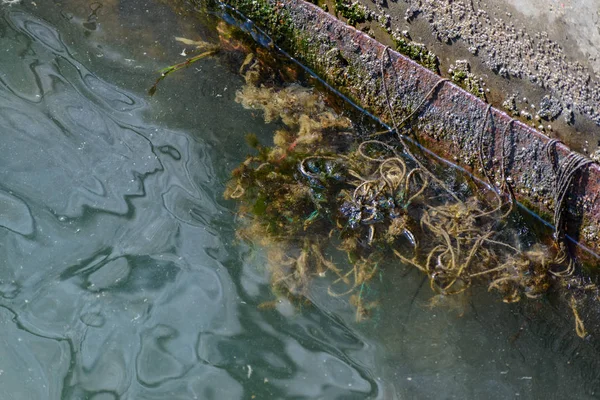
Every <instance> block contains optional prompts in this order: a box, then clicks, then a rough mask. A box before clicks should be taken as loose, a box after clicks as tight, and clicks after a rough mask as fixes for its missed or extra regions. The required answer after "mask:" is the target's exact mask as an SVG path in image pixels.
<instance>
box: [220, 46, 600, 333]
mask: <svg viewBox="0 0 600 400" xmlns="http://www.w3.org/2000/svg"><path fill="white" fill-rule="evenodd" d="M242 72H243V73H244V75H245V77H246V81H247V84H246V85H245V86H244V87H243V89H242V90H240V91H239V92H238V93H237V98H236V100H237V101H238V102H239V103H241V104H242V105H243V106H244V107H246V108H250V109H255V110H260V111H262V112H263V114H264V119H265V121H266V122H273V121H275V122H278V123H280V125H281V128H280V129H278V130H277V131H276V132H275V135H274V138H273V145H272V146H264V145H261V144H260V143H259V141H258V139H257V138H256V137H255V136H253V135H249V136H248V138H247V139H248V142H249V144H250V145H251V147H253V148H254V149H255V154H254V155H251V156H249V157H248V158H247V159H246V160H245V161H244V162H243V163H242V164H241V165H240V166H239V167H238V168H236V169H235V170H234V171H233V173H232V179H231V181H230V182H229V184H228V187H227V189H226V192H225V197H226V198H229V199H235V200H237V201H238V204H239V212H240V216H241V217H242V219H243V221H244V224H243V227H242V228H240V230H239V236H240V237H241V238H243V239H245V240H249V241H251V242H257V243H259V244H260V245H262V246H264V247H265V248H266V250H267V253H268V261H269V265H268V268H269V270H270V273H271V279H272V285H273V288H274V289H275V291H276V292H277V293H280V294H287V295H291V296H293V297H305V295H306V294H307V289H308V288H309V285H310V283H311V281H312V280H313V279H315V278H316V277H324V276H329V282H330V287H329V290H328V291H329V294H330V295H332V296H338V297H339V296H347V299H348V301H349V302H350V303H351V304H352V305H353V306H354V307H355V308H356V319H357V320H362V319H363V318H365V317H367V316H368V315H369V313H370V311H371V310H372V309H373V308H375V307H376V306H377V299H373V298H368V299H367V297H368V296H366V295H365V294H366V293H367V292H369V291H368V290H367V289H368V287H369V284H370V282H372V280H373V279H374V278H376V277H379V276H381V275H380V274H382V273H385V271H383V267H382V265H383V264H384V261H385V260H388V262H387V263H385V265H387V267H386V268H389V265H390V263H389V260H390V259H393V258H396V259H398V260H399V261H401V263H402V264H403V265H410V266H413V267H415V268H417V269H418V270H420V271H421V272H422V273H423V274H425V275H426V276H427V278H428V281H429V284H430V287H431V289H432V290H433V291H434V293H436V295H442V296H446V295H457V294H459V293H463V292H465V291H467V290H468V289H469V287H470V286H471V285H473V284H474V283H476V282H480V283H482V284H485V285H487V286H488V288H489V290H493V291H496V292H498V293H500V295H501V296H502V299H503V300H504V301H505V302H508V303H511V302H516V301H519V300H521V299H522V298H524V297H525V298H532V299H537V298H539V297H541V296H542V295H544V294H545V293H547V292H548V291H549V290H550V289H554V290H556V291H561V292H565V291H566V290H567V288H568V290H569V292H568V293H569V294H568V296H570V297H569V298H570V299H571V300H570V303H569V306H570V308H571V310H572V312H573V316H574V318H575V325H576V332H577V334H578V335H579V336H581V337H584V336H585V335H586V334H587V332H586V330H585V328H584V327H583V320H582V318H581V316H580V314H579V312H578V309H577V299H576V297H578V296H582V295H583V293H584V291H589V290H592V291H596V292H597V288H596V286H595V285H593V284H587V285H583V284H582V283H580V280H579V279H578V278H576V274H575V272H576V271H575V269H576V268H575V263H574V261H573V260H572V259H571V258H570V257H569V255H568V253H567V251H566V249H565V246H564V245H563V244H562V242H560V241H556V242H554V243H550V244H548V245H544V244H542V243H540V242H539V240H536V239H535V238H534V239H532V238H529V239H528V240H527V244H525V243H524V241H523V240H519V238H517V236H518V235H516V234H515V233H514V232H516V228H517V226H515V224H517V225H518V222H515V221H517V220H518V218H515V217H514V216H515V214H516V213H517V211H516V210H515V201H514V198H513V197H512V196H510V195H505V194H501V193H498V192H496V191H494V190H491V189H490V188H489V187H488V186H487V185H484V184H482V183H479V182H475V181H474V180H472V179H471V178H469V177H464V176H460V175H459V174H458V173H457V172H456V171H451V172H448V171H447V168H446V171H444V170H443V169H441V168H440V166H439V165H436V162H435V161H434V160H431V159H429V158H427V157H425V156H424V155H422V154H418V156H417V155H415V153H416V151H415V149H414V148H413V146H412V145H410V143H407V142H406V140H405V139H402V136H395V135H385V134H383V135H382V134H377V138H378V140H370V139H369V138H366V139H365V138H362V139H361V138H359V135H358V134H356V132H355V131H354V127H353V125H352V122H351V121H350V120H349V119H348V118H346V117H343V116H340V115H337V114H336V113H335V112H334V111H333V110H332V109H331V108H329V107H328V106H327V105H326V103H325V101H324V99H323V97H322V96H321V95H319V94H317V93H315V92H313V91H312V90H310V89H307V88H305V87H302V86H300V85H298V84H288V85H286V86H283V87H280V86H277V85H274V84H273V83H272V82H268V81H266V80H265V79H264V78H261V77H262V76H264V72H265V71H264V67H262V64H261V63H260V62H259V61H258V60H256V59H253V58H252V56H249V58H248V59H247V60H246V62H245V63H244V70H243V71H242ZM403 122H404V121H403ZM371 137H373V136H371ZM384 137H385V139H384ZM398 138H400V140H398ZM480 161H481V160H480ZM504 184H505V185H507V186H508V189H509V190H508V192H509V193H510V186H509V184H508V183H507V182H504ZM334 248H335V249H337V251H341V252H342V253H343V254H346V256H347V259H348V263H343V264H344V265H337V264H335V263H334V262H333V261H332V260H331V259H329V258H328V257H327V256H326V254H329V252H330V251H331V249H334ZM584 286H585V287H584Z"/></svg>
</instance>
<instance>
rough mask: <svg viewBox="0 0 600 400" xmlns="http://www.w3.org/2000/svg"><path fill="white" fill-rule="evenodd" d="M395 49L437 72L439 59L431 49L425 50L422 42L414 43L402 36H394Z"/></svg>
mask: <svg viewBox="0 0 600 400" xmlns="http://www.w3.org/2000/svg"><path fill="white" fill-rule="evenodd" d="M394 42H395V44H396V50H398V52H400V53H402V54H404V55H405V56H407V57H409V58H410V59H412V60H414V61H416V62H418V63H419V64H421V65H422V66H424V67H425V68H427V69H430V70H431V71H433V72H435V73H436V74H439V71H440V70H439V65H440V61H439V59H438V57H437V56H436V55H435V54H433V53H432V52H431V51H429V50H427V48H426V47H425V45H424V44H421V43H415V42H413V41H410V40H407V39H404V38H402V37H396V38H394Z"/></svg>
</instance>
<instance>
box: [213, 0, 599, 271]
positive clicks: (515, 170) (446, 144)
mask: <svg viewBox="0 0 600 400" xmlns="http://www.w3.org/2000/svg"><path fill="white" fill-rule="evenodd" d="M224 3H226V4H228V5H230V6H231V7H234V8H236V9H237V10H239V11H240V12H241V13H242V14H244V15H246V16H247V17H248V18H250V19H252V20H253V21H254V22H255V23H256V24H257V25H258V26H259V27H260V28H262V29H263V30H265V31H266V32H267V33H269V34H270V35H271V36H272V38H273V39H274V41H275V42H276V43H277V44H278V45H279V46H281V47H282V48H283V49H284V50H286V51H288V52H290V53H291V54H292V55H293V56H294V57H297V58H298V59H299V60H300V61H301V62H302V63H303V64H305V65H306V66H308V67H309V68H311V69H312V70H314V71H315V72H316V73H317V74H318V75H319V76H320V77H321V78H323V79H324V80H326V81H327V82H328V83H329V84H331V85H332V86H333V87H335V88H336V89H338V90H340V91H341V92H342V93H344V94H345V95H347V96H348V97H350V98H351V99H352V100H353V101H355V102H356V103H357V104H359V105H360V106H361V107H363V108H365V109H366V110H368V111H370V112H371V113H373V114H375V115H376V116H378V117H379V118H380V119H381V120H382V121H384V122H386V123H388V124H391V121H392V119H391V118H390V113H389V112H388V102H387V98H388V97H389V100H390V104H391V107H392V109H393V112H394V114H395V115H394V118H395V119H396V121H400V120H402V119H403V118H405V117H406V116H408V115H409V114H410V113H411V112H413V111H414V110H416V109H417V107H418V105H419V104H421V103H422V101H423V100H424V99H426V98H427V95H428V94H430V95H429V97H428V98H427V101H426V102H425V103H424V104H423V106H422V107H420V108H418V110H417V111H416V113H415V115H414V118H413V120H412V121H413V122H412V125H413V126H414V127H415V128H416V130H417V132H418V135H419V136H418V138H417V139H418V141H419V142H420V143H421V144H422V145H423V146H424V147H426V148H428V149H430V150H432V151H433V152H435V153H436V154H438V155H439V156H441V157H443V158H446V159H448V160H450V161H452V162H454V163H456V164H457V165H459V166H461V167H463V168H465V169H466V170H468V171H470V172H472V173H473V174H474V175H475V176H477V177H480V178H482V179H485V176H484V173H483V169H482V166H481V165H480V163H479V156H478V154H479V153H482V155H483V160H484V164H485V169H486V171H487V174H488V176H490V177H491V178H492V179H491V180H492V181H493V182H495V183H496V185H497V186H498V185H499V184H500V182H499V181H500V178H501V176H502V173H501V171H500V170H501V167H502V165H504V169H505V171H504V173H505V176H506V178H507V180H508V181H509V182H510V184H511V185H512V188H513V191H514V193H515V195H516V196H517V199H518V200H519V201H520V202H522V203H523V204H524V205H525V206H527V207H528V208H530V209H531V210H532V211H534V212H536V213H538V214H539V215H540V216H541V217H542V218H544V219H545V220H546V221H548V222H552V216H553V214H554V210H555V206H556V205H555V204H554V198H555V193H554V190H555V187H556V182H557V173H560V166H561V165H562V163H563V161H564V160H565V159H566V158H567V157H568V156H569V154H571V151H570V150H569V148H567V147H566V146H565V145H563V144H561V143H558V144H554V143H551V144H552V146H547V145H548V142H549V141H550V139H549V138H548V137H547V136H545V135H544V134H542V133H540V132H538V131H536V130H535V129H533V128H531V127H529V126H527V125H525V124H523V123H521V122H518V121H515V120H513V119H512V118H511V117H510V116H508V115H507V114H506V113H504V112H502V111H499V110H497V109H494V108H490V107H489V105H488V104H487V103H485V102H483V101H482V100H480V99H478V98H477V97H475V96H473V95H472V94H470V93H468V92H466V91H465V90H463V89H461V88H459V87H458V86H456V85H454V84H452V83H450V82H441V83H440V82H439V81H440V79H441V78H440V77H439V76H438V75H436V74H434V73H433V72H431V71H430V70H428V69H426V68H424V67H422V66H420V65H418V64H417V63H415V62H413V61H412V60H410V59H408V58H406V57H404V56H403V55H401V54H399V53H397V52H395V51H393V50H391V49H388V48H386V46H384V45H383V44H381V43H379V42H377V41H376V40H375V39H373V38H371V37H370V36H368V35H366V34H365V33H363V32H361V31H358V30H356V29H355V28H353V27H351V26H348V25H346V24H344V23H342V22H340V21H339V20H337V19H336V18H335V17H333V16H331V15H330V14H328V13H326V12H324V11H323V10H321V9H320V8H319V7H317V6H315V5H313V4H310V3H307V2H305V1H302V0H284V1H274V0H225V1H224ZM382 70H383V75H382ZM384 79H385V86H387V96H386V91H385V90H384ZM436 85H437V86H436ZM434 87H435V88H436V89H435V90H434V91H433V92H431V89H432V88H434ZM430 92H431V93H430ZM488 112H489V114H488V115H487V118H486V113H488ZM484 125H485V129H484ZM482 134H483V136H481V135H482ZM482 143H483V146H481V144H482ZM480 148H483V150H484V151H483V152H480ZM548 153H550V154H551V155H553V156H549V155H548ZM502 155H504V162H502V158H503V157H502ZM599 196H600V166H599V165H598V164H588V165H586V166H584V167H583V168H581V169H580V170H578V171H577V173H576V174H575V175H574V179H573V184H572V185H571V192H570V195H569V196H567V198H566V200H565V203H566V209H565V221H566V230H567V233H568V234H569V235H570V236H571V237H572V238H574V239H575V240H577V241H579V242H580V243H581V244H582V245H583V246H584V247H586V248H587V249H589V250H590V251H591V252H594V253H596V254H598V253H600V200H599ZM596 262H597V261H596Z"/></svg>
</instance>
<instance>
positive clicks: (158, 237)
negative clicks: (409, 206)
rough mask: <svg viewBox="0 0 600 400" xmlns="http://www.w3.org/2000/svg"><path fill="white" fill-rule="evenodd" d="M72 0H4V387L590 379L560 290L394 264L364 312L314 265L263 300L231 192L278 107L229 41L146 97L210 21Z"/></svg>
mask: <svg viewBox="0 0 600 400" xmlns="http://www.w3.org/2000/svg"><path fill="white" fill-rule="evenodd" d="M73 4H74V5H69V4H68V3H66V4H60V3H56V2H53V1H50V0H47V1H44V0H42V1H37V2H36V3H33V2H29V1H25V2H24V3H23V4H21V5H13V6H9V5H6V4H2V5H0V135H1V136H0V152H1V153H0V154H1V156H0V263H1V264H0V265H1V267H0V327H1V330H2V334H1V335H0V399H28V400H29V399H95V400H100V399H102V400H105V399H252V398H256V399H279V398H294V399H301V398H304V399H319V398H320V399H367V398H369V399H451V398H456V399H465V398H469V399H477V398H490V399H507V398H523V399H537V398H549V399H553V398H593V397H594V395H593V394H594V393H595V392H596V391H597V388H598V386H600V384H598V370H597V369H596V366H597V363H596V361H595V358H596V357H595V355H596V353H595V352H594V350H593V346H592V345H590V344H588V343H587V342H586V341H582V340H579V339H577V338H576V337H575V335H574V334H573V328H572V326H571V325H570V324H569V321H562V320H561V318H562V317H560V316H558V314H556V313H555V314H553V312H552V306H551V305H548V306H546V307H545V308H544V309H543V310H541V311H540V310H538V309H537V308H536V306H527V305H513V306H508V305H503V304H500V303H499V302H498V299H497V297H495V296H492V295H488V294H487V293H485V292H484V291H483V290H481V293H475V294H474V295H473V297H472V298H471V299H469V300H468V301H465V302H463V303H460V304H459V303H456V304H453V303H450V304H442V305H440V306H437V307H435V308H433V309H431V308H430V307H429V306H428V304H429V301H430V299H431V297H432V293H431V292H430V290H429V288H428V287H427V285H424V286H423V285H422V283H423V280H422V279H423V278H422V277H421V276H419V274H418V273H417V272H415V271H411V270H410V269H407V268H406V267H404V266H402V265H389V266H388V268H387V269H386V276H385V279H384V280H383V281H381V282H380V283H379V284H378V285H376V287H375V290H377V291H378V293H379V294H380V297H381V305H380V308H379V310H378V312H377V313H376V314H375V315H374V317H373V318H372V319H371V320H368V321H366V322H364V323H361V324H357V323H355V322H354V311H353V309H352V307H350V306H349V305H348V304H347V302H345V301H343V300H341V299H335V298H331V297H330V296H328V295H327V292H326V290H325V288H326V284H325V283H323V284H322V285H324V286H321V287H320V286H319V284H317V285H315V287H314V288H313V289H312V291H311V295H310V296H311V300H312V301H313V302H314V304H315V305H314V306H311V307H304V308H303V309H301V310H298V309H296V308H294V306H292V305H290V304H287V303H285V302H281V303H279V304H278V305H277V307H276V308H275V309H260V308H259V307H258V305H259V304H261V303H262V302H264V301H269V300H272V299H273V297H272V295H271V292H270V288H269V277H268V276H267V274H266V273H265V270H264V264H265V259H264V257H265V255H264V254H263V253H262V252H261V250H260V249H257V248H250V247H249V246H248V245H246V244H244V243H240V242H239V241H237V240H235V230H236V226H237V225H236V217H235V204H233V203H230V202H226V201H225V200H223V199H222V192H223V190H224V186H225V183H226V181H227V180H228V178H229V174H230V172H231V170H232V169H233V168H234V167H235V166H236V165H237V164H239V163H240V162H241V161H243V160H244V158H245V155H246V153H247V152H248V149H247V146H246V144H245V143H244V141H243V140H242V138H243V136H244V135H245V134H246V133H247V132H254V133H256V134H258V135H259V137H260V138H262V140H265V141H267V140H269V137H270V136H271V134H272V131H273V129H274V126H271V125H269V126H267V125H265V124H264V123H263V122H262V118H261V117H260V116H257V115H254V114H253V113H252V112H250V111H248V110H244V109H243V108H242V107H241V106H240V105H239V104H237V103H235V102H234V97H235V92H236V90H238V89H239V88H240V87H241V85H242V84H243V79H242V78H241V77H240V76H239V75H237V74H236V73H234V72H231V71H230V69H228V68H225V67H223V65H221V64H220V61H219V60H204V61H203V62H202V63H198V64H196V65H194V66H192V67H191V68H189V69H187V70H185V71H183V72H180V73H178V74H176V75H173V76H170V77H169V78H168V79H167V80H166V81H165V82H163V84H162V85H161V86H160V88H159V92H158V94H157V95H156V96H155V98H149V97H148V96H147V94H146V91H147V90H148V88H149V87H150V86H151V85H152V83H153V81H154V79H155V78H156V72H155V71H156V70H158V69H160V68H161V67H164V66H165V65H169V64H173V63H175V62H180V61H182V60H183V59H184V57H183V56H181V55H180V53H181V52H182V51H183V50H184V48H185V47H186V46H185V45H182V44H181V43H177V42H176V41H175V40H174V37H175V36H184V37H190V38H193V39H201V38H203V37H204V36H205V35H210V34H211V33H210V32H209V31H208V30H207V29H208V28H206V27H203V26H199V25H198V23H197V22H194V20H193V19H190V18H187V17H182V16H178V15H177V14H175V13H174V12H173V11H172V10H171V9H170V8H169V7H167V6H165V5H163V4H161V3H159V2H155V1H133V0H127V1H125V0H123V1H116V0H115V1H106V2H104V3H93V4H88V3H85V4H83V3H81V4H80V3H79V2H73ZM99 4H102V7H99ZM187 50H188V51H189V50H190V49H187ZM474 299H476V300H474ZM538 308H540V307H538ZM542 308H543V307H542ZM548 310H550V311H548ZM538 312H539V314H544V318H536V316H538ZM544 321H548V322H544Z"/></svg>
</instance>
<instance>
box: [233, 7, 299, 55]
mask: <svg viewBox="0 0 600 400" xmlns="http://www.w3.org/2000/svg"><path fill="white" fill-rule="evenodd" d="M225 3H227V4H229V5H231V6H233V7H235V8H236V9H237V10H238V11H240V12H241V13H242V14H244V15H245V16H246V17H248V18H249V19H251V20H252V21H253V22H254V23H255V24H256V25H257V26H258V27H260V28H262V29H264V30H265V31H267V32H269V35H270V36H271V38H272V39H273V40H274V41H275V43H277V44H279V45H280V46H282V47H285V48H288V49H289V50H293V49H294V47H293V45H294V37H295V31H294V27H293V24H292V20H291V18H290V16H289V12H288V11H287V10H286V9H285V7H284V5H283V4H282V3H278V2H273V3H271V2H270V1H268V0H258V1H254V0H226V1H225Z"/></svg>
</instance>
